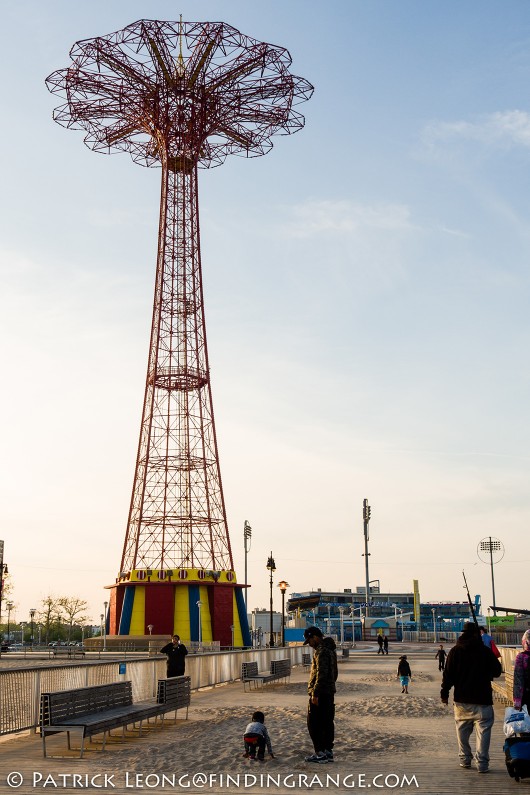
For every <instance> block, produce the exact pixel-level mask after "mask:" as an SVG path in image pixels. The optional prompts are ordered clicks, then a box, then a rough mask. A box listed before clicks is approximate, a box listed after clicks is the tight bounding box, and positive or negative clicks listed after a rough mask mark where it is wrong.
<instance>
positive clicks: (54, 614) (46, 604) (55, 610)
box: [37, 596, 62, 643]
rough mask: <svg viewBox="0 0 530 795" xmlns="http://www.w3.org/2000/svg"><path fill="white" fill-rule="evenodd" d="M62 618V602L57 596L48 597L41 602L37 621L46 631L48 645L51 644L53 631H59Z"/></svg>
mask: <svg viewBox="0 0 530 795" xmlns="http://www.w3.org/2000/svg"><path fill="white" fill-rule="evenodd" d="M61 617H62V610H61V600H60V599H59V598H58V597H57V596H46V597H45V598H44V599H43V600H42V602H41V609H40V610H39V611H38V612H37V620H38V622H39V624H41V625H42V627H43V629H44V637H45V640H46V643H48V642H49V640H50V635H51V633H52V631H54V630H58V628H59V625H60V623H61Z"/></svg>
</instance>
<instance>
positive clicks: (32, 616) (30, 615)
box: [29, 607, 37, 648]
mask: <svg viewBox="0 0 530 795" xmlns="http://www.w3.org/2000/svg"><path fill="white" fill-rule="evenodd" d="M36 612H37V611H36V610H35V608H34V607H32V608H31V609H30V611H29V618H30V622H31V637H30V643H31V647H32V648H33V619H34V618H35V613H36Z"/></svg>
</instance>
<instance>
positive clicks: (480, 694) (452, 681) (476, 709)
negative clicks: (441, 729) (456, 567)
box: [440, 622, 502, 773]
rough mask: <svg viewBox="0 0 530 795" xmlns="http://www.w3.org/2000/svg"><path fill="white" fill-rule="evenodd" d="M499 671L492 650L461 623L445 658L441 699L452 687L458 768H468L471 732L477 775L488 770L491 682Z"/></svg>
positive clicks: (473, 626) (469, 626)
mask: <svg viewBox="0 0 530 795" xmlns="http://www.w3.org/2000/svg"><path fill="white" fill-rule="evenodd" d="M501 673H502V668H501V664H500V662H499V660H498V659H497V658H496V657H495V655H494V654H493V652H492V651H491V649H488V647H487V646H485V645H484V644H483V643H482V640H481V637H480V632H479V629H478V627H477V625H476V624H474V623H471V622H468V623H466V624H464V629H463V632H462V634H461V636H460V637H459V638H458V640H457V642H456V646H453V648H452V649H451V651H450V652H449V654H448V655H447V661H446V663H445V669H444V672H443V678H442V689H441V691H440V697H441V699H442V701H443V703H444V704H447V703H448V701H449V691H450V689H451V688H452V687H454V689H455V691H454V715H455V724H456V737H457V740H458V755H459V758H460V767H465V768H470V767H471V759H472V752H471V746H470V744H469V738H470V736H471V732H472V731H473V729H475V732H476V752H475V763H476V765H477V770H478V772H479V773H487V772H488V768H489V760H490V758H489V747H490V738H491V727H492V726H493V720H494V714H493V698H492V692H491V680H492V679H495V678H496V677H497V676H500V675H501Z"/></svg>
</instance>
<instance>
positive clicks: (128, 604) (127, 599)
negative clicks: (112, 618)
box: [107, 585, 136, 635]
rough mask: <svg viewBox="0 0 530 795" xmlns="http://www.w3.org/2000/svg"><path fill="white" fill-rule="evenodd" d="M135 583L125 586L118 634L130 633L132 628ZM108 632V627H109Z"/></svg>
mask: <svg viewBox="0 0 530 795" xmlns="http://www.w3.org/2000/svg"><path fill="white" fill-rule="evenodd" d="M135 590H136V586H135V585H127V586H126V588H125V595H124V597H123V606H122V608H121V616H120V628H119V630H118V635H128V634H129V630H130V628H131V617H132V611H133V604H134V592H135ZM107 632H108V629H107Z"/></svg>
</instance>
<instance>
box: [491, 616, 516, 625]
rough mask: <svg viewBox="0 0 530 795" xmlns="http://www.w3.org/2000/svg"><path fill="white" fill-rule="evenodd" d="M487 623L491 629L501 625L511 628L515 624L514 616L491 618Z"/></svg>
mask: <svg viewBox="0 0 530 795" xmlns="http://www.w3.org/2000/svg"><path fill="white" fill-rule="evenodd" d="M489 622H490V626H492V627H498V626H499V625H500V626H502V625H503V624H511V625H512V626H513V625H514V624H515V616H491V618H490V619H489Z"/></svg>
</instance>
